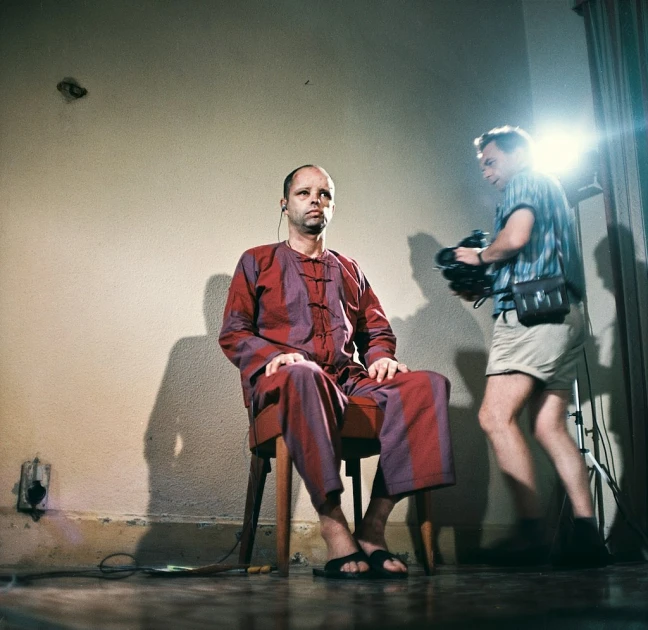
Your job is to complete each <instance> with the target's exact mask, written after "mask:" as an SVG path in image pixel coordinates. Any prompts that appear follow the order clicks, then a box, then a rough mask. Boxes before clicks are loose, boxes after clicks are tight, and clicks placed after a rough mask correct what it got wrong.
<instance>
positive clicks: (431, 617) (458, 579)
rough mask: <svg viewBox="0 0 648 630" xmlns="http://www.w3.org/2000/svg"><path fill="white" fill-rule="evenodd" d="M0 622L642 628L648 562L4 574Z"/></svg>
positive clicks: (646, 616) (646, 617) (106, 628)
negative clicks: (405, 571) (366, 573)
mask: <svg viewBox="0 0 648 630" xmlns="http://www.w3.org/2000/svg"><path fill="white" fill-rule="evenodd" d="M3 575H4V576H5V577H4V578H3V586H4V589H3V592H2V593H0V630H9V629H14V628H30V629H32V628H39V629H40V628H47V629H79V628H84V629H93V630H113V629H130V628H133V629H140V628H141V629H148V628H151V629H155V628H171V629H178V630H189V629H194V628H195V629H198V628H201V629H202V628H233V629H240V630H244V629H245V630H275V629H291V628H313V629H315V628H317V629H326V630H335V629H336V628H344V629H354V630H358V629H364V628H367V629H369V628H430V627H434V628H435V629H439V628H441V629H443V628H480V629H482V628H500V629H501V628H524V629H526V628H530V629H535V628H538V629H539V628H543V629H547V628H550V629H551V630H561V629H563V628H565V629H566V628H569V629H578V628H588V629H591V628H594V629H597V628H605V629H606V630H607V629H610V628H615V629H616V628H619V629H626V628H627V629H633V630H637V629H639V628H648V565H646V564H625V565H615V566H612V567H607V568H604V569H589V570H579V571H569V572H564V571H563V572H557V571H552V570H549V569H547V570H524V571H522V570H515V571H514V570H506V571H505V570H499V569H498V570H493V569H487V568H482V567H469V568H458V567H441V568H440V569H439V570H438V572H437V574H436V575H434V576H432V577H429V578H428V577H425V576H424V575H422V574H421V573H418V572H417V571H416V570H413V572H412V575H411V577H410V578H409V579H408V580H407V581H404V582H398V581H363V582H348V581H344V582H341V581H332V580H324V579H321V578H313V576H312V573H311V570H310V569H309V568H306V567H299V568H296V569H295V570H291V575H290V577H289V578H287V579H284V578H280V577H278V576H276V575H274V574H270V575H252V576H249V575H231V574H230V575H226V574H220V575H218V576H212V577H184V578H183V577H171V578H164V577H151V576H147V575H143V574H138V575H133V576H131V577H128V578H125V579H121V580H114V579H113V580H106V579H97V578H90V577H72V578H71V577H64V578H52V577H48V578H45V579H38V580H34V581H33V582H31V583H30V584H27V585H21V584H18V585H11V584H10V583H9V576H10V573H9V572H6V571H5V572H3Z"/></svg>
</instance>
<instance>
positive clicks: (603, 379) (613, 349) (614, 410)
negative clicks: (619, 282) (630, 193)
mask: <svg viewBox="0 0 648 630" xmlns="http://www.w3.org/2000/svg"><path fill="white" fill-rule="evenodd" d="M615 229H616V230H617V231H618V233H619V244H620V247H621V249H622V250H625V251H633V250H634V245H633V239H632V235H631V234H630V232H629V231H628V230H626V229H624V228H622V227H616V228H615ZM594 259H595V262H596V271H597V274H598V276H599V278H600V279H601V281H602V283H603V287H604V288H605V289H606V290H607V291H609V292H610V293H612V294H614V280H613V277H612V267H611V264H610V246H609V241H608V238H607V236H606V237H605V238H603V239H601V241H600V242H599V244H598V245H597V246H596V248H595V250H594ZM642 267H643V273H648V270H646V267H645V265H643V266H639V267H638V268H640V269H641V268H642ZM612 312H613V315H612V316H611V318H610V320H609V321H608V322H607V323H606V325H605V327H604V328H603V329H602V330H601V332H600V333H599V334H598V335H597V337H596V338H594V337H591V336H590V337H589V339H588V341H587V345H586V354H587V357H588V361H589V360H591V357H595V361H594V362H593V365H590V373H591V386H592V392H591V397H592V398H593V399H594V400H593V401H592V404H593V405H596V415H597V420H598V424H599V429H600V430H601V432H602V433H603V436H602V438H601V439H600V440H599V442H600V445H601V446H600V457H599V460H600V461H601V463H602V464H606V465H607V466H608V468H609V469H610V473H611V476H612V477H613V478H614V479H615V480H616V481H617V483H618V485H619V487H620V488H621V496H622V501H623V503H624V504H626V505H627V504H629V503H630V500H629V497H630V494H629V492H628V490H629V488H628V480H629V479H630V478H631V477H632V475H631V474H630V473H629V468H630V466H631V465H632V459H633V453H632V434H631V428H630V419H629V418H628V411H627V407H626V397H625V387H624V378H623V359H622V355H621V348H620V339H619V333H618V328H617V319H616V311H612ZM583 385H584V384H582V383H581V385H580V390H581V392H582V394H583V396H584V397H585V398H589V397H590V392H587V396H585V391H584V390H585V388H584V387H583ZM605 397H607V398H608V400H609V407H608V408H609V414H608V415H607V417H606V415H605V414H604V408H603V403H602V401H603V399H604V398H605ZM609 434H611V436H610V435H609ZM610 442H616V444H617V445H618V452H620V453H621V458H622V462H621V467H622V469H623V470H622V473H621V479H620V480H619V479H617V471H616V470H615V469H616V467H617V466H619V462H618V461H617V462H614V461H612V460H611V461H610V462H606V459H605V451H604V447H605V449H607V451H608V453H609V452H610V450H611V449H610ZM602 483H603V486H605V485H606V484H605V481H602ZM608 517H609V515H606V518H608ZM609 546H610V550H611V551H612V553H614V554H615V555H616V556H617V557H618V558H619V559H627V560H634V559H640V558H641V557H642V555H641V541H640V538H639V536H638V535H637V533H636V532H635V531H634V530H633V529H632V527H631V526H630V525H629V523H628V521H627V519H626V516H625V515H624V514H622V513H621V511H617V513H616V515H615V517H614V521H613V523H612V526H611V529H610V532H609Z"/></svg>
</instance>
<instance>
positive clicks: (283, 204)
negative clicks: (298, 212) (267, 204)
mask: <svg viewBox="0 0 648 630" xmlns="http://www.w3.org/2000/svg"><path fill="white" fill-rule="evenodd" d="M279 204H280V205H281V211H282V212H285V211H286V210H287V209H288V200H287V199H280V200H279Z"/></svg>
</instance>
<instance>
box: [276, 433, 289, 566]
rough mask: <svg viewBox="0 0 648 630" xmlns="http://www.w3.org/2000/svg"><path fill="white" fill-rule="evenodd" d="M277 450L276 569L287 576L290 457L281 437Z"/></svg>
mask: <svg viewBox="0 0 648 630" xmlns="http://www.w3.org/2000/svg"><path fill="white" fill-rule="evenodd" d="M276 450H277V569H278V570H279V575H280V576H282V577H288V569H289V565H290V558H289V554H290V503H291V494H292V458H291V457H290V454H289V453H288V448H287V446H286V443H285V441H284V439H283V438H282V437H278V438H277V441H276Z"/></svg>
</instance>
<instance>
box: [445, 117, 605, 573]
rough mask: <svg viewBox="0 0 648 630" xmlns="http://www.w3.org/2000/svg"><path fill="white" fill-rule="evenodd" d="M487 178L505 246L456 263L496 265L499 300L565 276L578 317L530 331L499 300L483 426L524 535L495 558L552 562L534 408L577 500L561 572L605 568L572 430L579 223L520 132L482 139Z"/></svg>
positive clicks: (543, 438) (472, 252)
mask: <svg viewBox="0 0 648 630" xmlns="http://www.w3.org/2000/svg"><path fill="white" fill-rule="evenodd" d="M475 146H476V148H477V157H478V159H479V164H480V167H481V171H482V173H483V176H484V179H485V180H486V181H487V182H488V183H489V184H492V185H493V186H495V187H496V188H497V189H498V190H500V191H501V192H502V193H503V201H502V203H501V205H499V206H498V207H497V210H496V212H495V231H494V234H495V239H494V241H493V242H492V243H491V244H490V245H489V246H488V247H486V248H483V249H472V248H465V247H459V248H457V250H456V252H455V254H456V259H457V260H458V261H460V262H463V263H466V264H468V265H493V269H494V276H495V278H494V285H493V289H494V290H495V291H502V290H505V289H506V288H507V287H509V286H510V284H511V282H512V281H515V282H522V281H527V280H532V279H534V278H537V277H541V276H558V275H560V274H561V273H563V272H564V275H565V276H566V280H567V282H568V287H569V291H568V292H569V299H570V304H571V309H570V312H569V314H568V315H567V316H566V317H565V320H564V322H563V323H551V324H539V325H535V326H531V327H527V326H524V325H522V324H521V323H520V322H519V321H518V318H517V313H516V311H515V305H514V303H513V301H512V298H511V296H510V295H507V293H506V292H502V293H496V294H495V295H494V310H493V316H494V318H495V328H494V332H493V341H492V345H491V350H490V355H489V361H488V367H487V369H486V376H487V382H486V391H485V393H484V400H483V402H482V405H481V409H480V411H479V422H480V425H481V427H482V429H483V430H484V431H485V432H486V435H487V436H488V439H489V441H490V443H491V446H492V448H493V452H494V454H495V458H496V460H497V463H498V465H499V467H500V469H501V470H502V472H503V473H504V476H505V478H506V481H507V482H508V484H509V486H510V489H511V491H512V494H513V499H514V503H515V508H516V511H517V514H518V522H517V527H516V531H515V533H514V535H513V536H512V537H511V538H508V539H505V540H504V541H501V542H500V543H499V544H496V545H495V546H494V547H493V548H491V549H490V550H488V553H487V560H488V561H489V562H492V563H494V564H525V565H533V564H541V563H542V562H544V561H546V560H547V552H548V550H547V547H546V545H545V535H544V525H543V520H542V519H541V514H540V506H539V501H538V491H537V486H536V481H535V477H534V468H533V462H532V458H531V453H530V451H529V447H528V446H527V444H526V442H525V440H524V437H523V435H522V432H521V431H520V427H519V424H518V423H519V418H520V415H521V413H522V410H523V409H524V408H525V407H527V406H528V409H529V412H530V417H531V427H532V430H533V434H534V436H535V438H536V439H537V440H538V441H539V442H540V444H541V445H542V447H543V448H544V450H545V451H546V452H547V454H548V455H549V458H550V459H551V461H552V462H553V464H554V466H555V468H556V471H557V472H558V475H559V477H560V479H561V481H562V483H563V485H564V487H565V490H566V492H567V495H568V496H569V499H570V501H571V505H572V510H573V514H574V529H573V533H572V539H571V541H570V544H569V545H568V547H567V549H566V550H564V552H563V554H562V555H561V557H560V558H559V559H558V561H557V562H558V563H560V564H564V565H567V566H601V565H603V564H606V563H607V561H608V558H609V555H608V553H607V550H606V548H605V546H604V545H603V542H602V541H601V539H600V537H599V534H598V530H597V525H596V519H595V518H594V509H593V505H592V497H591V495H590V490H589V481H588V475H587V469H586V467H585V464H584V462H583V458H582V456H581V454H580V452H579V450H578V448H577V446H576V444H575V442H574V440H573V439H572V437H571V436H570V434H569V432H568V430H567V427H566V418H567V405H568V402H569V398H570V392H571V389H572V385H573V382H574V379H575V378H576V367H577V360H578V357H579V355H580V353H581V350H582V347H583V341H584V339H585V326H584V319H583V313H582V310H581V306H580V302H581V299H582V295H583V292H584V283H583V276H582V262H581V259H580V253H579V251H578V247H577V245H578V244H577V241H576V232H575V218H574V213H573V210H572V209H570V208H569V205H568V203H567V199H566V197H565V194H564V191H563V190H562V188H561V186H560V184H559V183H558V182H557V180H556V179H554V178H552V177H550V176H548V175H544V174H541V173H538V172H535V171H533V170H532V168H531V167H532V140H531V138H530V137H529V135H528V134H527V133H526V132H525V131H523V130H521V129H519V128H517V127H515V128H514V127H510V126H506V127H501V128H496V129H493V130H491V131H489V132H487V133H485V134H483V135H482V136H480V137H479V138H477V139H476V140H475Z"/></svg>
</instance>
